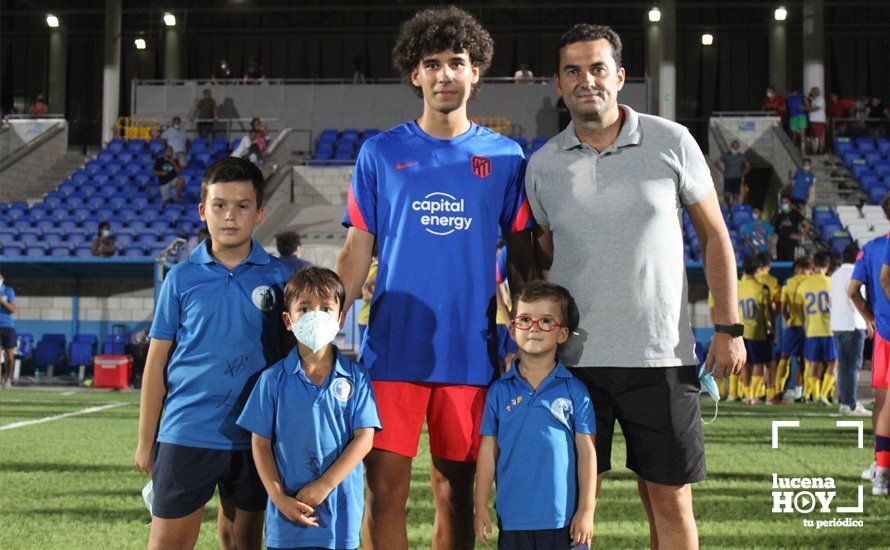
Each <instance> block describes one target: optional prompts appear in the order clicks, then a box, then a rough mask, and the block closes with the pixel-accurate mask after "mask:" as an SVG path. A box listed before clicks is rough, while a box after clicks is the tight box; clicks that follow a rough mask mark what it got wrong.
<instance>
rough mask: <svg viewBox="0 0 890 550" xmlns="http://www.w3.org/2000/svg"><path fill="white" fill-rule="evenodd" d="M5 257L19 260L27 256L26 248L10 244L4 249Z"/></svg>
mask: <svg viewBox="0 0 890 550" xmlns="http://www.w3.org/2000/svg"><path fill="white" fill-rule="evenodd" d="M3 255H4V256H5V257H7V258H19V257H22V256H24V255H25V247H24V246H22V245H21V244H9V245H5V246H4V247H3Z"/></svg>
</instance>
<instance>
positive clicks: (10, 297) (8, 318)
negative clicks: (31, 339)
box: [0, 282, 15, 328]
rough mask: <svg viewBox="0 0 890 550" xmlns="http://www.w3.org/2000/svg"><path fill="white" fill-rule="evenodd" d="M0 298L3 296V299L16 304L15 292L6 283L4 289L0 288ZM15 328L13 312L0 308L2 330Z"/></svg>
mask: <svg viewBox="0 0 890 550" xmlns="http://www.w3.org/2000/svg"><path fill="white" fill-rule="evenodd" d="M0 296H3V299H4V300H6V301H7V302H10V303H12V302H15V290H13V289H12V287H11V286H9V285H7V284H6V283H5V282H4V283H3V288H0ZM14 327H15V321H13V319H12V312H11V311H9V310H8V309H6V308H5V307H3V306H0V328H14Z"/></svg>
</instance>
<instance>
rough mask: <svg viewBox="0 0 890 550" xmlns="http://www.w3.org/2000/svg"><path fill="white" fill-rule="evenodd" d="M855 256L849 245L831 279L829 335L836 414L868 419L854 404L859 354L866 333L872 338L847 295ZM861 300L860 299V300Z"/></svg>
mask: <svg viewBox="0 0 890 550" xmlns="http://www.w3.org/2000/svg"><path fill="white" fill-rule="evenodd" d="M858 255H859V247H858V246H856V245H855V244H851V245H850V246H848V247H847V248H846V249H845V250H844V257H843V263H842V264H841V266H840V267H839V268H838V269H837V271H835V272H834V273H833V274H832V275H831V332H832V333H833V334H834V340H835V342H836V343H837V351H838V354H837V355H838V377H837V387H838V393H839V394H840V403H841V407H840V412H841V414H843V415H847V416H871V412H870V411H868V410H867V409H866V408H865V407H863V406H862V404H861V403H859V402H858V401H857V400H856V387H857V385H858V382H859V370H860V369H861V368H862V351H863V348H864V347H865V337H866V333H867V334H868V337H869V338H871V337H873V336H874V328H873V327H871V326H869V325H868V324H867V323H866V322H865V319H864V318H863V317H862V314H860V313H859V312H858V311H857V310H856V308H855V307H854V306H853V301H852V300H850V296H849V295H848V294H847V292H848V289H849V287H850V280H851V279H852V278H853V264H854V263H855V262H856V256H858ZM859 292H860V293H862V289H861V288H860V289H859ZM864 298H865V296H863V299H864Z"/></svg>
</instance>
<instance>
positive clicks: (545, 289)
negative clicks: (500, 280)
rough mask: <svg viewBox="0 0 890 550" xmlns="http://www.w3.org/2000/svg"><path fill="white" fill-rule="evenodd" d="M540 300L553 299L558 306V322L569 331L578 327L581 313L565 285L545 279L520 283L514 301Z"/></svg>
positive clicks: (529, 302) (529, 301) (531, 301)
mask: <svg viewBox="0 0 890 550" xmlns="http://www.w3.org/2000/svg"><path fill="white" fill-rule="evenodd" d="M541 300H553V301H554V302H555V303H556V305H557V307H559V322H560V323H562V324H563V325H564V326H565V327H566V328H568V329H569V331H570V332H575V330H577V329H578V324H579V323H580V322H581V313H580V312H579V311H578V304H576V303H575V299H574V298H573V297H572V294H571V293H570V292H569V291H568V290H566V288H565V287H562V286H559V285H556V284H553V283H550V282H547V281H534V282H531V283H527V284H525V285H522V286H521V287H519V291H518V292H517V293H516V303H519V302H525V303H527V304H531V303H533V302H539V301H541ZM515 309H516V308H514V311H515Z"/></svg>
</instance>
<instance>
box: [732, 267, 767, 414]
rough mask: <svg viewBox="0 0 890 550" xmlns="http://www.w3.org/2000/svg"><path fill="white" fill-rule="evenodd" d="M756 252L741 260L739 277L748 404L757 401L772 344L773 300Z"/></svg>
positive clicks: (743, 377) (743, 372)
mask: <svg viewBox="0 0 890 550" xmlns="http://www.w3.org/2000/svg"><path fill="white" fill-rule="evenodd" d="M760 265H761V264H760V259H759V258H757V256H749V257H746V258H745V260H744V261H743V262H742V271H743V275H742V280H741V281H739V318H740V319H741V322H742V324H743V325H744V326H745V333H744V335H743V336H744V341H745V349H746V350H747V352H748V363H747V364H746V365H745V369H744V370H743V371H742V383H743V384H747V385H748V388H749V389H748V392H747V396H746V397H747V399H748V404H749V405H753V404H754V403H756V402H757V393H758V391H759V389H760V386H761V384H762V383H763V377H764V374H765V373H767V369H768V365H769V362H770V359H771V358H772V346H771V345H770V341H769V335H768V333H767V324H768V323H769V312H770V304H771V303H772V300H771V296H770V292H769V287H767V286H765V285H763V284H762V283H760V282H758V281H757V272H758V271H759V270H760Z"/></svg>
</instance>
